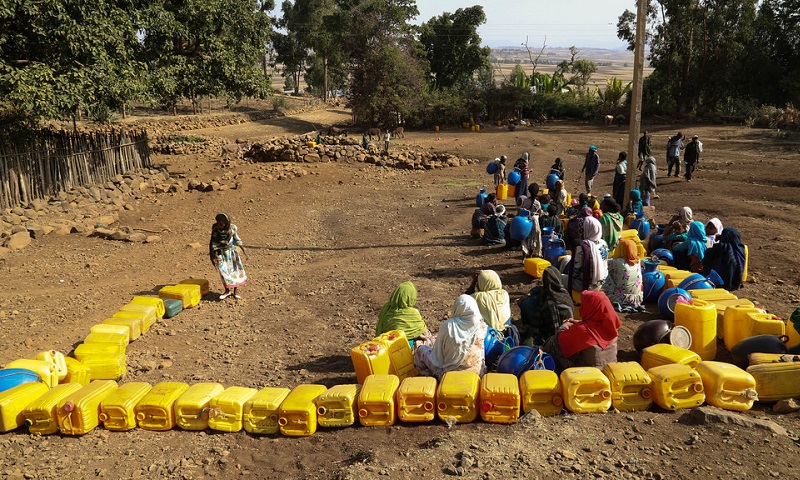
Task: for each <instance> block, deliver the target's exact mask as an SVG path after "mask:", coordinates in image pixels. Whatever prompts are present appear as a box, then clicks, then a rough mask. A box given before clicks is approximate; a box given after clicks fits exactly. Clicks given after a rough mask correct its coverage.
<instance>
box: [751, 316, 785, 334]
mask: <svg viewBox="0 0 800 480" xmlns="http://www.w3.org/2000/svg"><path fill="white" fill-rule="evenodd" d="M747 319H748V321H749V324H750V329H749V332H750V335H751V336H755V335H786V323H785V322H784V321H783V319H781V318H780V317H776V316H775V315H773V314H771V313H755V312H750V313H748V314H747Z"/></svg>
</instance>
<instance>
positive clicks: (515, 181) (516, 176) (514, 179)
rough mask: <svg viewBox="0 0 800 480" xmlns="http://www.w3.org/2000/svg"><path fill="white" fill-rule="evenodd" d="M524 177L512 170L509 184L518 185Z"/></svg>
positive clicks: (509, 173)
mask: <svg viewBox="0 0 800 480" xmlns="http://www.w3.org/2000/svg"><path fill="white" fill-rule="evenodd" d="M521 178H522V175H520V173H519V172H518V171H517V170H511V171H510V172H508V184H509V185H516V184H518V183H519V181H520V179H521Z"/></svg>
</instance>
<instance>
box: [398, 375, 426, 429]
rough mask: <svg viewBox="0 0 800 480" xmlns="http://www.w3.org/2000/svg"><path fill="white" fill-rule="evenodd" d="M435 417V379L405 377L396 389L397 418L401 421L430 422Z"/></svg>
mask: <svg viewBox="0 0 800 480" xmlns="http://www.w3.org/2000/svg"><path fill="white" fill-rule="evenodd" d="M435 417H436V379H435V378H433V377H414V378H406V379H405V380H403V381H402V382H401V383H400V388H398V389H397V418H399V419H400V420H401V421H403V422H412V423H418V422H430V421H431V420H433V419H434V418H435Z"/></svg>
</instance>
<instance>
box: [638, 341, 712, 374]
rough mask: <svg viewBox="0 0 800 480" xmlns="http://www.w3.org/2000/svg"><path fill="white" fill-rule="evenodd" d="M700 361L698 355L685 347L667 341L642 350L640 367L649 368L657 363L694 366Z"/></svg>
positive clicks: (657, 364)
mask: <svg viewBox="0 0 800 480" xmlns="http://www.w3.org/2000/svg"><path fill="white" fill-rule="evenodd" d="M700 362H701V359H700V355H698V354H696V353H694V352H693V351H691V350H687V349H685V348H681V347H676V346H675V345H670V344H668V343H657V344H655V345H652V346H650V347H647V348H645V349H644V350H643V351H642V362H641V363H642V368H644V369H645V370H650V369H651V368H653V367H657V366H659V365H669V364H672V363H680V364H683V365H688V366H689V367H690V368H695V367H697V365H698V364H699V363H700Z"/></svg>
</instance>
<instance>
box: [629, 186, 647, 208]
mask: <svg viewBox="0 0 800 480" xmlns="http://www.w3.org/2000/svg"><path fill="white" fill-rule="evenodd" d="M631 209H633V213H639V212H641V211H642V210H644V205H643V204H642V193H641V192H640V191H639V190H631Z"/></svg>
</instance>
